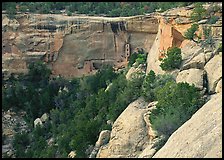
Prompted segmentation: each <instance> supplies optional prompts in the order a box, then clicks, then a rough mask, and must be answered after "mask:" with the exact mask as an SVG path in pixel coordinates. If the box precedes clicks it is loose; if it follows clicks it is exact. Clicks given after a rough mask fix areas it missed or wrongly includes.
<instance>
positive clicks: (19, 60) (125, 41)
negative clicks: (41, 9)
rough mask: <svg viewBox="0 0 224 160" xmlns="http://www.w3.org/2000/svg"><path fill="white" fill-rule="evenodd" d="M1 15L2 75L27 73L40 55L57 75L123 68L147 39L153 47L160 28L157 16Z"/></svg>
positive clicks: (80, 74)
mask: <svg viewBox="0 0 224 160" xmlns="http://www.w3.org/2000/svg"><path fill="white" fill-rule="evenodd" d="M2 16H3V17H2V22H3V24H2V28H3V29H2V35H3V36H2V42H3V43H2V54H3V55H2V57H3V71H4V73H7V72H9V73H10V72H13V73H20V72H23V73H25V72H27V70H26V69H27V65H28V64H29V63H30V62H32V61H36V60H39V59H42V60H44V61H46V62H47V63H48V65H49V66H50V67H51V68H52V71H53V74H54V75H59V74H60V75H61V76H64V77H67V78H69V77H74V76H76V77H79V76H82V75H83V74H84V75H86V74H91V73H95V70H96V69H98V68H100V67H101V66H102V64H105V63H106V64H112V65H114V67H115V68H121V67H125V66H127V61H128V57H129V56H130V53H131V52H132V51H133V50H134V49H135V48H136V47H140V48H144V44H145V42H146V41H147V43H148V44H149V45H151V44H152V43H153V41H154V39H155V36H156V33H157V30H158V20H157V18H155V17H154V16H153V15H145V16H133V17H119V18H108V17H90V16H65V15H57V14H17V15H16V16H15V17H16V18H15V19H13V20H10V19H8V17H7V15H5V14H3V15H2ZM148 38H150V39H148ZM13 54H14V55H16V57H15V56H13V57H12V55H13ZM7 57H11V58H12V59H8V58H7ZM18 64H20V65H18Z"/></svg>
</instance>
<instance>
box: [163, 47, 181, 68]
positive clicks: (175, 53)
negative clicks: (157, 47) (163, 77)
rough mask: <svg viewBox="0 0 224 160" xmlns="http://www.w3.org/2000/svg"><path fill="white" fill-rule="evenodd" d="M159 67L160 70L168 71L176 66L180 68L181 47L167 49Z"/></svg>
mask: <svg viewBox="0 0 224 160" xmlns="http://www.w3.org/2000/svg"><path fill="white" fill-rule="evenodd" d="M161 61H162V62H161V64H160V67H161V68H162V70H165V71H170V70H173V69H176V68H180V65H181V62H182V57H181V49H180V48H178V47H173V48H170V49H168V50H167V54H166V57H165V58H163V59H162V60H161Z"/></svg>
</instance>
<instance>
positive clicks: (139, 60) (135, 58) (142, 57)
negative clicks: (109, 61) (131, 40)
mask: <svg viewBox="0 0 224 160" xmlns="http://www.w3.org/2000/svg"><path fill="white" fill-rule="evenodd" d="M147 55H148V53H146V52H145V51H144V49H142V48H141V49H138V51H137V52H134V53H132V54H131V55H130V57H129V62H128V66H129V67H131V66H133V64H134V63H135V66H136V67H137V66H139V65H140V64H146V63H145V62H146V60H147Z"/></svg>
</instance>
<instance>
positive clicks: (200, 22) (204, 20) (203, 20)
mask: <svg viewBox="0 0 224 160" xmlns="http://www.w3.org/2000/svg"><path fill="white" fill-rule="evenodd" d="M207 21H208V20H207V19H202V20H200V21H198V24H205V23H206V22H207Z"/></svg>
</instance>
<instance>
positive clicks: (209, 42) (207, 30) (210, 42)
mask: <svg viewBox="0 0 224 160" xmlns="http://www.w3.org/2000/svg"><path fill="white" fill-rule="evenodd" d="M202 29H203V33H204V36H205V39H204V40H203V41H201V47H202V48H204V47H206V46H208V47H214V46H215V41H214V39H213V37H212V30H211V27H206V26H203V28H202Z"/></svg>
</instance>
